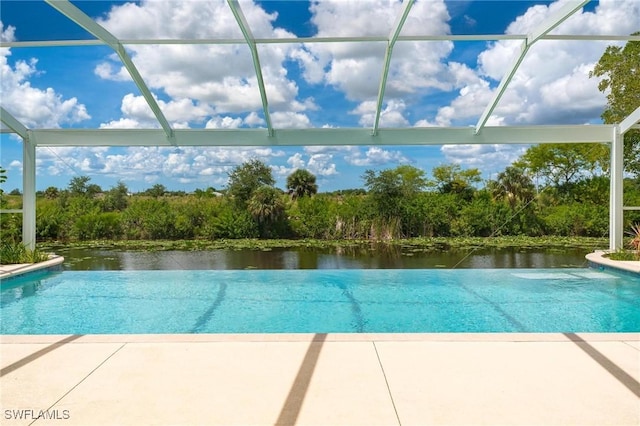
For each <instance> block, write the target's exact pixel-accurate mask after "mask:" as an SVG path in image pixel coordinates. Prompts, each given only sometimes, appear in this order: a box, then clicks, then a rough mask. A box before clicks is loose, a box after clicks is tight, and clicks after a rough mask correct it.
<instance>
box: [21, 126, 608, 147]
mask: <svg viewBox="0 0 640 426" xmlns="http://www.w3.org/2000/svg"><path fill="white" fill-rule="evenodd" d="M612 128H613V126H612V125H591V126H583V125H574V126H509V127H507V126H497V127H485V129H484V131H483V132H482V133H481V134H475V133H474V130H473V127H454V128H446V127H411V128H401V129H388V128H382V129H379V131H378V134H377V135H372V134H371V130H370V129H367V128H312V129H278V130H275V131H274V133H273V135H272V136H269V135H267V134H266V132H265V131H264V129H176V130H175V138H176V142H177V145H178V146H306V145H316V146H317V145H320V146H340V145H389V146H391V145H445V144H533V143H608V142H611V141H612V140H613V138H612ZM30 137H31V139H32V140H33V142H34V143H35V144H36V145H37V146H168V145H169V144H168V143H167V142H166V140H164V139H163V135H162V131H161V130H157V129H156V130H154V129H89V130H86V129H64V130H61V129H43V130H31V131H30Z"/></svg>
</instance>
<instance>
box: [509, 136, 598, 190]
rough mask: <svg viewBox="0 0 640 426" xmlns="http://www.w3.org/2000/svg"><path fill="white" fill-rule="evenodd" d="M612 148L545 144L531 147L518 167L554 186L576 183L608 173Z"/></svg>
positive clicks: (516, 164) (591, 145)
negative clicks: (603, 171) (603, 172)
mask: <svg viewBox="0 0 640 426" xmlns="http://www.w3.org/2000/svg"><path fill="white" fill-rule="evenodd" d="M608 164H609V149H608V147H607V146H605V145H602V144H557V143H553V144H541V145H534V146H532V147H529V148H528V149H527V151H526V152H525V153H524V155H522V157H520V159H519V160H518V161H517V162H516V163H515V166H516V167H518V168H522V169H525V170H527V171H528V172H529V173H531V174H533V175H535V176H537V177H539V178H541V179H542V180H543V181H546V182H549V183H550V184H551V185H553V186H556V187H558V186H562V185H567V184H570V183H574V182H576V181H578V180H580V179H583V178H585V177H593V176H596V175H598V174H599V173H601V172H602V170H606V169H607V168H608Z"/></svg>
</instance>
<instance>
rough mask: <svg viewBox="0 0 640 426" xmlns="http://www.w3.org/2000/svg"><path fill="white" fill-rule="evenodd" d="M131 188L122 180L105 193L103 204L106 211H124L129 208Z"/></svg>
mask: <svg viewBox="0 0 640 426" xmlns="http://www.w3.org/2000/svg"><path fill="white" fill-rule="evenodd" d="M128 194H129V189H128V188H127V185H125V184H124V182H122V181H118V184H117V185H116V186H114V187H112V188H111V189H110V190H109V191H107V193H106V194H105V197H104V200H103V205H104V207H103V208H104V210H105V211H122V210H124V209H126V208H127V203H128Z"/></svg>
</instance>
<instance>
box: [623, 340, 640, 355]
mask: <svg viewBox="0 0 640 426" xmlns="http://www.w3.org/2000/svg"><path fill="white" fill-rule="evenodd" d="M621 342H622V343H624V344H625V345H627V346H631V347H632V348H633V349H635V350H636V351H638V352H640V348H638V347H637V346H636V345H632V344H631V343H629V342H627V341H626V340H621Z"/></svg>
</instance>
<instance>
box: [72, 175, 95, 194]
mask: <svg viewBox="0 0 640 426" xmlns="http://www.w3.org/2000/svg"><path fill="white" fill-rule="evenodd" d="M90 181H91V178H90V177H89V176H76V177H73V178H72V179H71V181H70V182H69V187H68V188H69V193H70V194H71V195H72V196H82V197H88V198H92V197H94V196H95V195H96V194H99V193H101V192H102V188H100V186H98V185H95V184H90V183H89V182H90Z"/></svg>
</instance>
